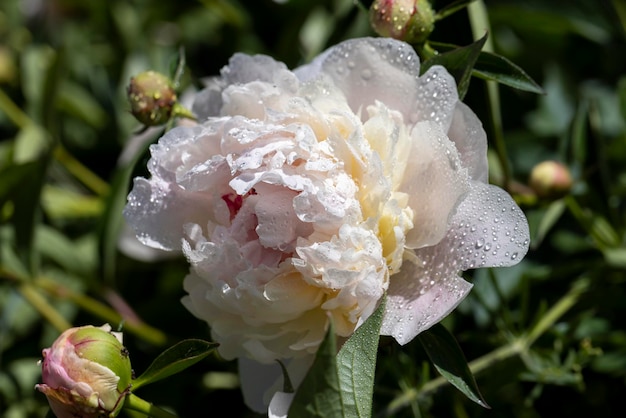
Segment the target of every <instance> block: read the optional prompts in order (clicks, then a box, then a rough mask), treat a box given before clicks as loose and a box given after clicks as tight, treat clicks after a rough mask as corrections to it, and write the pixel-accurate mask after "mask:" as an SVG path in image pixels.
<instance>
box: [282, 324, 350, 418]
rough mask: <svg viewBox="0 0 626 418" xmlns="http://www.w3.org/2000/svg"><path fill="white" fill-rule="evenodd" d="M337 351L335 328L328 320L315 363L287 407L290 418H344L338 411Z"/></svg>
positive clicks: (339, 400)
mask: <svg viewBox="0 0 626 418" xmlns="http://www.w3.org/2000/svg"><path fill="white" fill-rule="evenodd" d="M336 352H337V341H336V338H335V327H334V325H333V323H332V321H331V322H330V327H329V328H328V332H327V334H326V338H324V341H322V344H321V345H320V347H319V348H318V350H317V355H316V356H315V361H314V362H313V365H312V366H311V369H310V370H309V372H308V373H307V375H306V377H305V378H304V380H303V381H302V383H301V384H300V387H299V388H298V391H297V392H296V395H295V396H294V398H293V402H292V403H291V406H290V407H289V414H288V415H289V416H294V417H311V418H314V417H320V418H321V417H327V418H343V417H344V415H343V413H342V408H341V392H340V388H339V377H338V375H337V359H336V357H335V353H336Z"/></svg>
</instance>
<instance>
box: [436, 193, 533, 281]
mask: <svg viewBox="0 0 626 418" xmlns="http://www.w3.org/2000/svg"><path fill="white" fill-rule="evenodd" d="M529 238H530V233H529V230H528V222H527V221H526V217H525V216H524V213H523V212H522V210H521V209H520V208H519V207H518V206H517V204H516V203H515V201H514V200H513V199H512V198H511V196H510V195H509V194H508V193H507V192H505V191H504V190H502V189H500V188H499V187H497V186H494V185H489V184H484V183H479V182H473V183H472V188H471V191H470V193H469V194H468V195H467V197H466V198H465V200H464V201H463V202H462V203H461V204H460V205H459V207H458V208H457V211H456V214H455V215H454V218H453V220H452V222H451V227H450V231H449V232H448V236H447V237H446V240H447V242H448V245H449V246H450V251H452V252H454V253H455V254H456V259H457V260H458V262H459V268H460V269H461V270H468V269H473V268H477V267H505V266H512V265H515V264H517V263H518V262H519V261H520V260H521V259H522V258H523V257H524V256H525V255H526V252H527V251H528V244H529Z"/></svg>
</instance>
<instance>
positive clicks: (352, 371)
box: [337, 297, 386, 418]
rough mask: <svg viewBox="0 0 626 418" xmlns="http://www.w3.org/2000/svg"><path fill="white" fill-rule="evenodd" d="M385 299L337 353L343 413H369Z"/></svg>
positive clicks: (362, 414)
mask: <svg viewBox="0 0 626 418" xmlns="http://www.w3.org/2000/svg"><path fill="white" fill-rule="evenodd" d="M385 302H386V298H384V297H383V300H382V301H381V303H380V305H379V306H378V309H376V311H375V312H374V313H373V314H372V315H371V316H370V317H369V318H368V319H367V321H365V323H364V324H363V325H361V326H360V327H359V328H358V329H357V330H356V331H355V333H354V334H353V335H352V336H351V337H350V338H349V339H348V341H346V343H345V344H344V345H343V347H341V350H339V354H338V355H337V369H338V372H339V384H340V387H341V391H342V400H343V404H344V412H346V416H349V417H352V416H354V417H359V418H365V417H370V416H371V415H372V396H373V393H374V372H375V370H376V353H377V351H378V341H379V338H380V327H381V325H382V322H383V312H384V311H385ZM347 412H350V413H347Z"/></svg>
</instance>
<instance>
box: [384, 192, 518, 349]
mask: <svg viewBox="0 0 626 418" xmlns="http://www.w3.org/2000/svg"><path fill="white" fill-rule="evenodd" d="M528 237H529V231H528V223H527V222H526V218H525V217H524V215H523V213H522V211H521V209H520V208H519V207H518V206H517V205H516V204H515V202H514V201H513V199H512V198H511V197H510V196H509V195H508V194H507V193H506V192H505V191H504V190H501V189H500V188H498V187H496V186H493V185H488V184H484V183H480V182H473V183H472V188H471V190H470V192H469V193H468V195H467V197H466V198H465V199H464V200H463V202H462V203H461V204H460V205H459V207H458V208H457V210H456V213H455V215H454V216H453V218H452V220H451V227H450V230H449V231H448V233H447V235H446V237H445V238H444V239H443V240H442V241H441V242H440V243H439V244H437V245H435V246H432V247H426V248H422V249H419V250H416V251H415V257H416V259H415V260H405V261H404V263H403V265H402V269H401V271H400V273H398V274H396V275H394V276H392V277H391V283H390V284H389V290H388V295H389V296H388V302H387V311H386V313H385V317H384V318H383V325H382V328H381V334H382V335H392V336H393V337H394V338H395V339H396V340H397V341H398V342H399V343H400V344H406V343H407V342H409V341H411V340H412V339H413V338H414V337H415V336H416V335H417V334H419V333H420V332H422V331H424V330H425V329H428V328H429V327H431V326H432V325H433V324H435V323H437V322H438V321H440V320H441V319H443V318H444V317H445V316H446V315H448V314H449V313H450V312H451V311H452V310H453V309H454V308H455V307H456V306H457V305H458V304H459V303H460V302H461V301H462V300H463V298H464V297H465V296H466V295H467V293H468V292H469V291H470V289H471V287H472V285H471V284H469V283H467V282H466V281H464V280H463V279H461V278H460V277H459V275H458V274H459V272H460V271H463V270H468V269H472V268H475V267H492V266H498V267H503V266H511V265H514V264H517V263H518V262H519V261H520V260H521V259H522V258H523V257H524V255H525V254H526V252H527V251H528V244H529V238H528Z"/></svg>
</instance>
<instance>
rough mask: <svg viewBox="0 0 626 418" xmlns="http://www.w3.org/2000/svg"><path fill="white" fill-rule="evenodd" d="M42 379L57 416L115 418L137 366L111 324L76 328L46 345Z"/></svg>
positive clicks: (42, 390)
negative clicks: (131, 363)
mask: <svg viewBox="0 0 626 418" xmlns="http://www.w3.org/2000/svg"><path fill="white" fill-rule="evenodd" d="M41 363H42V380H43V383H42V384H38V385H36V386H35V389H37V390H39V391H40V392H43V393H44V394H45V395H46V397H47V398H48V402H49V404H50V408H51V409H52V411H53V412H54V414H55V415H56V416H57V418H79V417H80V418H92V417H93V418H95V417H115V416H117V414H118V413H119V412H120V410H121V409H122V406H123V404H124V398H125V396H126V395H127V394H128V393H129V388H130V383H131V379H132V370H131V365H130V359H129V358H128V350H127V349H126V348H125V347H124V345H123V344H122V334H121V333H117V332H111V327H110V326H109V325H108V324H105V325H103V326H101V327H94V326H91V325H88V326H84V327H77V328H70V329H68V330H67V331H65V332H63V333H62V334H61V335H60V336H59V338H57V339H56V341H54V343H53V344H52V346H51V347H50V348H46V349H44V350H43V361H42V362H41Z"/></svg>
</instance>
